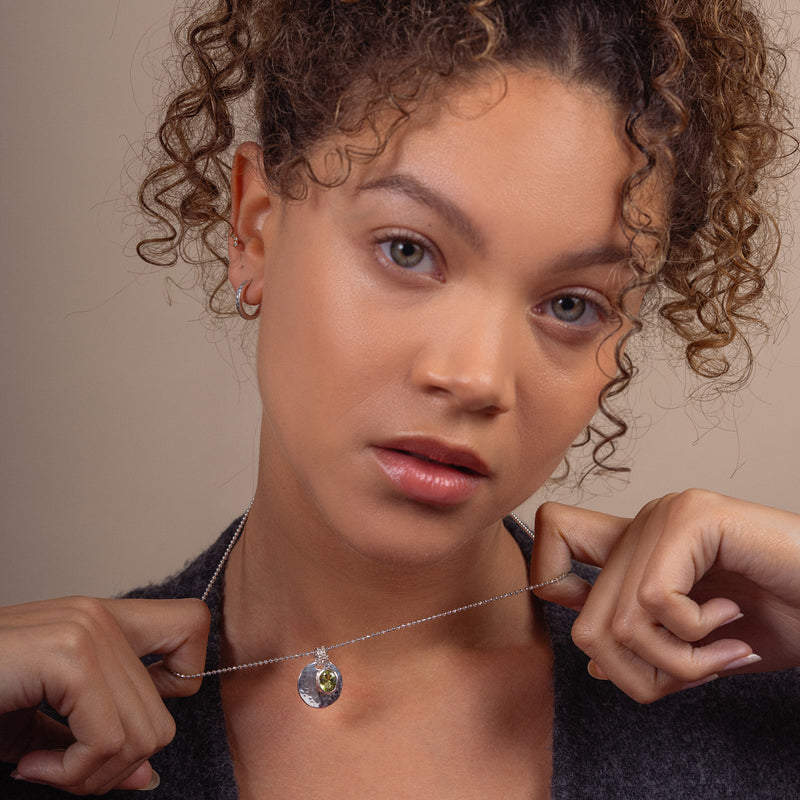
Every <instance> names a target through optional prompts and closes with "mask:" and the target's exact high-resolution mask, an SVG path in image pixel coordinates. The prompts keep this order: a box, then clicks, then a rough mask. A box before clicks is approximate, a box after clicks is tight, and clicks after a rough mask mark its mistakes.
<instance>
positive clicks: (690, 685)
mask: <svg viewBox="0 0 800 800" xmlns="http://www.w3.org/2000/svg"><path fill="white" fill-rule="evenodd" d="M717 678H719V673H717V672H715V673H714V674H713V675H708V676H707V677H705V678H701V679H700V680H699V681H692V683H687V684H686V685H685V686H684V687H683V688H684V689H696V688H697V687H698V686H703V685H704V684H706V683H711V681H715V680H716V679H717Z"/></svg>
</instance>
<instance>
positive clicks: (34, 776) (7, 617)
mask: <svg viewBox="0 0 800 800" xmlns="http://www.w3.org/2000/svg"><path fill="white" fill-rule="evenodd" d="M208 629H209V612H208V608H207V607H206V605H205V604H204V603H203V602H202V601H200V600H194V599H187V600H96V599H93V598H88V597H69V598H65V599H62V600H47V601H43V602H37V603H27V604H24V605H18V606H9V607H7V608H3V609H0V653H2V663H0V761H5V762H9V763H16V764H17V769H16V772H15V777H19V779H21V780H28V781H31V782H34V783H44V784H47V785H50V786H54V787H56V788H59V789H63V790H65V791H67V792H71V793H73V794H103V793H105V792H107V791H109V790H111V789H115V788H117V789H143V788H146V787H148V786H149V785H150V784H151V782H153V781H154V777H155V776H154V773H153V770H152V768H151V767H150V764H149V762H148V760H147V759H148V758H149V757H150V756H152V755H153V753H156V752H158V751H159V750H160V749H161V748H163V747H164V746H165V745H166V744H168V743H169V742H170V741H171V740H172V737H173V736H174V735H175V723H174V721H173V719H172V717H171V716H170V714H169V712H168V711H167V709H166V707H165V706H164V703H163V702H162V698H164V697H184V696H188V695H191V694H194V693H195V692H196V691H197V690H198V689H199V688H200V682H201V681H200V679H199V678H198V679H183V678H178V677H176V676H174V675H172V674H171V673H170V671H169V670H175V671H176V672H183V673H187V674H191V673H195V672H200V671H201V670H202V669H203V667H204V664H205V653H206V643H207V639H208ZM150 654H160V655H162V656H163V659H162V660H161V661H159V662H158V663H156V664H153V665H151V666H150V667H149V668H146V667H145V666H144V665H143V664H142V662H141V661H140V657H142V656H146V655H150ZM42 701H47V703H49V704H50V706H52V707H53V708H54V709H55V710H56V711H57V712H58V713H59V714H61V715H62V716H63V717H65V718H66V719H67V725H62V724H60V723H58V722H55V721H54V720H52V719H50V718H49V717H46V716H45V715H44V714H42V713H41V712H40V711H38V706H39V704H40V703H41V702H42Z"/></svg>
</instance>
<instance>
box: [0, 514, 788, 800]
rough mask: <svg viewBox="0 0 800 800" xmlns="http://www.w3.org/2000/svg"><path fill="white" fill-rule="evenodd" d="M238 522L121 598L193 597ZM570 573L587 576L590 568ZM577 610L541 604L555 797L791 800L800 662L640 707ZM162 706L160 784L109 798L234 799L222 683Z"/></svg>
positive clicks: (3, 783) (42, 798)
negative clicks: (586, 642) (584, 637)
mask: <svg viewBox="0 0 800 800" xmlns="http://www.w3.org/2000/svg"><path fill="white" fill-rule="evenodd" d="M237 522H238V520H236V521H235V522H234V523H233V524H232V525H231V527H230V528H229V529H228V530H227V531H225V533H224V534H223V535H222V536H221V537H220V538H219V539H218V540H217V541H216V542H215V543H214V544H213V545H212V546H211V547H210V548H208V550H206V551H205V552H204V553H203V554H202V555H200V556H199V557H198V558H197V559H195V560H194V561H193V562H191V563H190V564H188V565H187V566H186V568H185V569H184V570H183V571H182V572H180V573H179V574H177V575H175V576H174V577H172V578H170V579H169V580H167V581H166V582H165V583H163V584H161V585H157V586H150V587H147V588H145V589H141V590H137V591H135V592H132V593H131V594H130V595H129V596H133V597H151V598H163V597H199V596H200V595H201V594H202V592H203V590H204V589H205V586H206V583H207V581H208V579H209V576H210V575H211V574H212V572H213V570H214V567H215V566H216V564H217V563H218V561H219V559H220V557H221V555H222V552H223V551H224V549H225V546H226V544H227V542H228V541H229V539H230V536H231V534H232V532H233V530H234V528H235V525H236V523H237ZM506 525H507V527H508V528H509V531H510V532H511V533H512V535H514V537H515V538H516V539H517V541H518V542H519V544H520V547H521V548H522V549H523V551H526V550H529V548H530V541H529V539H528V537H526V536H525V534H523V533H522V532H521V531H520V530H519V529H518V528H517V527H516V525H515V524H514V523H513V521H511V520H507V521H506ZM529 555H530V553H529V552H526V557H529ZM575 569H576V571H580V572H581V573H582V574H583V575H584V576H586V577H589V578H591V572H592V571H591V570H588V568H586V567H584V566H582V565H575ZM798 579H799V580H800V577H798ZM221 592H222V589H221V583H218V584H217V585H216V587H215V589H214V590H213V591H212V593H211V595H210V596H209V598H208V603H209V607H210V609H211V615H212V629H211V637H210V640H209V647H208V657H207V664H206V669H212V668H214V667H215V666H217V665H218V657H219V644H220V642H219V634H218V627H217V623H218V620H219V614H220V607H221V599H222V595H221ZM574 616H575V615H574V613H573V612H570V611H568V610H566V609H563V608H561V607H559V606H554V605H550V604H545V619H546V621H547V624H548V626H549V630H550V635H551V638H552V646H553V653H554V675H553V678H554V697H555V707H554V728H553V782H552V789H551V791H552V798H553V800H581V798H587V800H589V798H591V800H604V799H605V798H608V800H612V799H613V800H633V799H638V798H642V800H680V799H682V798H686V800H725V799H727V798H730V799H731V800H733V798H736V800H744V799H745V798H747V800H753V799H754V798H757V799H760V798H763V799H764V800H767V799H769V800H800V669H793V670H786V671H783V672H776V673H766V674H761V675H747V676H740V677H732V678H726V679H720V680H717V681H714V682H712V683H710V684H706V685H704V686H701V687H700V688H698V689H693V690H690V691H686V692H681V693H679V694H677V695H672V696H670V697H666V698H664V699H663V700H660V701H658V702H656V703H653V704H651V705H648V706H641V705H639V704H637V703H635V702H633V701H632V700H630V699H628V698H627V697H626V696H625V695H623V694H622V693H621V692H620V691H619V690H618V689H616V687H614V686H613V685H612V684H610V683H608V682H606V681H597V680H594V679H593V678H591V677H590V676H589V675H588V674H587V672H586V661H587V659H586V657H585V656H584V655H583V654H582V653H581V652H580V651H579V650H578V649H577V648H576V647H575V645H574V644H573V643H572V641H571V638H570V628H571V625H572V620H573V618H574ZM1 663H2V662H1V661H0V664H1ZM1 668H2V666H0V669H1ZM167 705H168V707H169V710H170V712H171V713H172V714H173V716H174V717H175V721H176V723H177V731H178V732H177V735H176V736H175V739H174V740H173V741H172V743H171V744H170V745H169V746H167V747H166V748H165V749H164V750H162V751H161V752H160V753H158V754H156V755H155V756H154V757H153V758H152V759H151V762H152V764H153V766H154V767H155V769H156V770H157V771H158V773H159V775H160V776H161V785H160V786H159V788H158V789H156V790H154V791H153V792H149V793H147V794H142V793H140V792H113V793H111V794H110V795H109V797H110V798H119V800H133V799H134V798H136V800H142V798H144V797H148V798H152V800H237V790H236V783H235V780H234V774H233V764H232V761H231V755H230V752H229V749H228V744H227V738H226V733H225V722H224V718H223V713H222V703H221V700H220V691H219V680H218V679H217V678H206V679H205V680H204V681H203V684H202V687H201V689H200V691H199V692H198V693H197V694H196V695H194V696H193V697H189V698H183V699H176V700H168V701H167ZM12 769H13V767H12V766H11V765H8V766H5V765H4V766H3V767H2V769H0V799H1V800H11V799H12V798H19V800H46V799H51V798H52V799H53V800H54V799H55V798H60V799H61V800H64V798H66V797H69V796H70V795H67V794H65V793H63V792H59V791H55V790H52V789H48V788H46V787H42V786H35V785H32V784H26V783H23V782H21V781H15V780H13V779H11V778H10V777H8V774H9V772H10V771H11V770H12ZM442 769H447V766H446V765H443V766H442ZM264 796H265V797H268V796H269V795H268V794H265V795H264ZM276 800H280V798H276ZM355 800H362V799H361V798H357V799H355ZM363 800H368V798H364V799H363ZM431 800H435V798H433V799H431Z"/></svg>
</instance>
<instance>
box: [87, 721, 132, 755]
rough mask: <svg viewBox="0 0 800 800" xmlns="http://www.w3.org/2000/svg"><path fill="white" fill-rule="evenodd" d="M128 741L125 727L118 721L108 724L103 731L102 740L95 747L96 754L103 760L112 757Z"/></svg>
mask: <svg viewBox="0 0 800 800" xmlns="http://www.w3.org/2000/svg"><path fill="white" fill-rule="evenodd" d="M127 741H128V737H127V735H126V733H125V729H124V728H123V727H122V725H121V724H120V723H117V724H116V725H109V727H108V729H107V730H106V731H105V733H104V736H103V740H102V741H101V742H100V743H98V744H97V745H96V747H95V750H96V754H97V755H98V756H99V757H100V758H101V759H104V760H107V759H109V758H112V757H113V756H115V755H117V754H118V753H120V752H121V751H122V750H123V749H124V748H125V745H126V743H127Z"/></svg>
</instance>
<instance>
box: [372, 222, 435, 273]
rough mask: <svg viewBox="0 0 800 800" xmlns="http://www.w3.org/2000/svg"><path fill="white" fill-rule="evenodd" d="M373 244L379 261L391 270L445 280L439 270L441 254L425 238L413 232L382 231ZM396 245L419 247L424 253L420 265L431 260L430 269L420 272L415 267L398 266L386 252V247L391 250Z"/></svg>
mask: <svg viewBox="0 0 800 800" xmlns="http://www.w3.org/2000/svg"><path fill="white" fill-rule="evenodd" d="M373 242H374V244H375V247H376V249H377V251H378V258H379V260H380V261H381V262H382V263H383V264H384V266H386V267H388V268H389V269H393V270H397V271H399V272H404V273H411V274H413V275H426V276H430V277H432V278H435V279H436V280H443V279H444V276H443V274H442V271H441V269H440V268H439V264H440V257H439V253H438V251H437V249H436V247H435V246H434V245H433V243H432V242H430V241H429V240H428V239H425V238H424V237H423V236H420V235H419V234H417V233H413V232H411V231H407V230H399V229H398V230H390V231H382V232H380V233H379V234H376V235H375V237H374V239H373ZM394 244H413V245H415V246H416V247H419V248H420V249H421V250H422V251H423V253H422V258H421V259H420V263H421V262H422V260H424V259H425V258H426V257H427V258H429V259H431V261H432V263H431V265H430V269H427V270H425V271H420V272H418V271H416V270H415V269H414V268H413V267H404V266H403V265H402V264H398V263H397V261H395V260H394V259H393V258H392V256H391V254H390V253H389V252H386V250H384V247H386V248H387V249H389V248H391V246H392V245H394ZM414 266H416V265H414Z"/></svg>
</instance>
